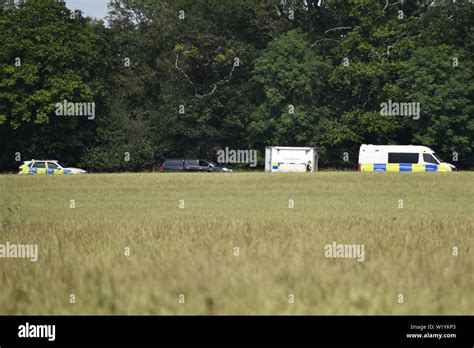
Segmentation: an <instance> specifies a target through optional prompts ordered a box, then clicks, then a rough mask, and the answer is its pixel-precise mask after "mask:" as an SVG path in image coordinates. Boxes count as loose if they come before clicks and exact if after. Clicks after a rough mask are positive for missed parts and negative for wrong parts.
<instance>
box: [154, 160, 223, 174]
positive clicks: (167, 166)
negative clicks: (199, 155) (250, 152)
mask: <svg viewBox="0 0 474 348" xmlns="http://www.w3.org/2000/svg"><path fill="white" fill-rule="evenodd" d="M160 171H162V172H231V171H232V169H229V168H225V167H222V166H219V165H217V164H215V163H214V162H212V161H209V160H202V159H184V158H175V159H166V160H165V161H164V162H163V164H162V165H161V167H160Z"/></svg>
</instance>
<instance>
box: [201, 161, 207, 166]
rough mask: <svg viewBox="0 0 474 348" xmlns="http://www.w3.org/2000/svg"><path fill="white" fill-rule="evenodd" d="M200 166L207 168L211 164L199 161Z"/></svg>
mask: <svg viewBox="0 0 474 348" xmlns="http://www.w3.org/2000/svg"><path fill="white" fill-rule="evenodd" d="M199 166H200V167H207V166H209V163H207V162H206V161H199Z"/></svg>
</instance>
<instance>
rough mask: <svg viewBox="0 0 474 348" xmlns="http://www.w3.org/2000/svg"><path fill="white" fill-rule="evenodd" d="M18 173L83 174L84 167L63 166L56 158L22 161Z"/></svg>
mask: <svg viewBox="0 0 474 348" xmlns="http://www.w3.org/2000/svg"><path fill="white" fill-rule="evenodd" d="M19 169H20V171H19V173H18V174H52V175H55V174H85V173H87V172H86V171H85V170H84V169H80V168H70V167H67V168H64V167H62V166H61V165H60V164H59V163H58V161H56V160H31V161H24V162H23V164H22V165H21V166H20V168H19Z"/></svg>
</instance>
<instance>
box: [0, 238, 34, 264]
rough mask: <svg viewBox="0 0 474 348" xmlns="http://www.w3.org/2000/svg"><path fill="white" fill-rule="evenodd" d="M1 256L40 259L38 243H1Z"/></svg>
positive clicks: (31, 259)
mask: <svg viewBox="0 0 474 348" xmlns="http://www.w3.org/2000/svg"><path fill="white" fill-rule="evenodd" d="M0 258H5V259H17V258H18V259H30V261H31V262H36V261H38V244H11V243H10V242H6V243H5V244H0Z"/></svg>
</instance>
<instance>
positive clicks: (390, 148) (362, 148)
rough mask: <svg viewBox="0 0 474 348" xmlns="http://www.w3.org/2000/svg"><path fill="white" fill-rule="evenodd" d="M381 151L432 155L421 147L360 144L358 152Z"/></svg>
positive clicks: (429, 150) (426, 148)
mask: <svg viewBox="0 0 474 348" xmlns="http://www.w3.org/2000/svg"><path fill="white" fill-rule="evenodd" d="M376 150H379V151H380V150H382V151H384V152H389V151H390V152H417V153H434V151H433V150H432V149H430V148H429V147H427V146H421V145H372V144H369V145H367V144H362V145H361V146H360V151H359V152H363V151H364V152H373V151H376Z"/></svg>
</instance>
